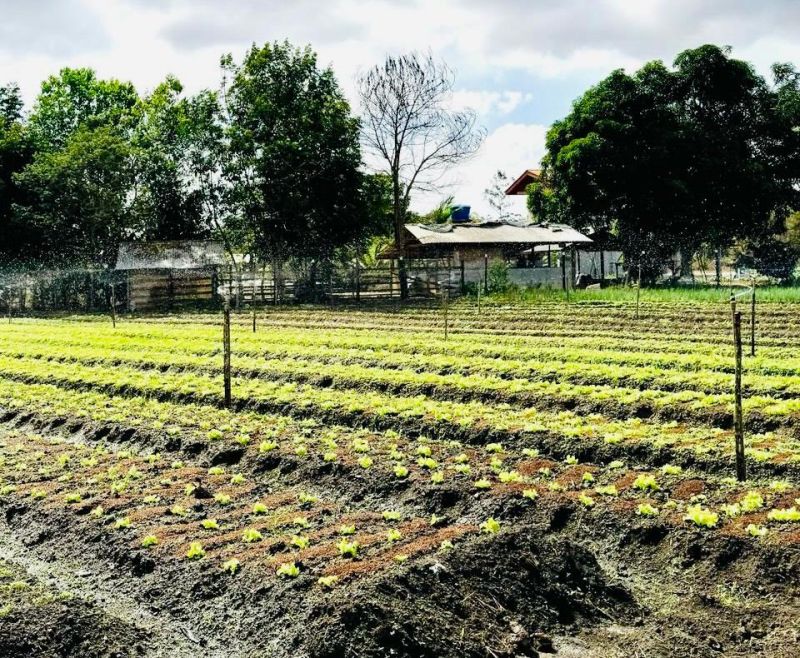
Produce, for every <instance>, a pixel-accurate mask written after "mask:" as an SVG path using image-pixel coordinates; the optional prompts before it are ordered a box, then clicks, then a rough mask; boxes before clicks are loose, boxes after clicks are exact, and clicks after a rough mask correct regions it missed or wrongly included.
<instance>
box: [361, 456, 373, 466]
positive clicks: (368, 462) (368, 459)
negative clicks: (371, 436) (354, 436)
mask: <svg viewBox="0 0 800 658" xmlns="http://www.w3.org/2000/svg"><path fill="white" fill-rule="evenodd" d="M373 463H374V462H373V461H372V457H368V456H366V455H364V456H363V457H361V458H359V460H358V465H359V466H360V467H361V468H364V469H367V468H372V464H373Z"/></svg>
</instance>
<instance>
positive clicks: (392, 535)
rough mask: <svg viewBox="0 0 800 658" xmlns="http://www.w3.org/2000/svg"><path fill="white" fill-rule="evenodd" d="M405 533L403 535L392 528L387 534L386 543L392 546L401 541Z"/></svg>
mask: <svg viewBox="0 0 800 658" xmlns="http://www.w3.org/2000/svg"><path fill="white" fill-rule="evenodd" d="M402 537H403V533H401V532H400V531H399V530H398V529H397V528H391V529H390V530H389V532H387V533H386V541H388V542H389V543H390V544H391V543H392V542H395V541H399V540H400V539H402Z"/></svg>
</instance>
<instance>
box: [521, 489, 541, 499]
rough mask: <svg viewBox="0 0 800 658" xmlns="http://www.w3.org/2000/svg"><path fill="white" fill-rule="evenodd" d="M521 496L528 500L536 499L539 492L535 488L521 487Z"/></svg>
mask: <svg viewBox="0 0 800 658" xmlns="http://www.w3.org/2000/svg"><path fill="white" fill-rule="evenodd" d="M522 497H523V498H527V499H528V500H536V499H537V498H538V497H539V492H538V491H536V489H523V490H522Z"/></svg>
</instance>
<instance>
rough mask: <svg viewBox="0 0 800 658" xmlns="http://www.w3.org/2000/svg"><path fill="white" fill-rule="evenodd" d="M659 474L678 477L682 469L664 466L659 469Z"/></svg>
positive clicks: (672, 465)
mask: <svg viewBox="0 0 800 658" xmlns="http://www.w3.org/2000/svg"><path fill="white" fill-rule="evenodd" d="M661 472H662V473H663V474H664V475H680V474H681V473H682V472H683V469H682V468H681V467H680V466H675V465H674V464H664V465H663V466H662V467H661Z"/></svg>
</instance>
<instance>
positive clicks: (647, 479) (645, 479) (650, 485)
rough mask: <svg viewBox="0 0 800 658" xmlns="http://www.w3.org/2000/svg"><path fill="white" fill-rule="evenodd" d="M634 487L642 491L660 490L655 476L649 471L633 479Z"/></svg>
mask: <svg viewBox="0 0 800 658" xmlns="http://www.w3.org/2000/svg"><path fill="white" fill-rule="evenodd" d="M633 488H634V489H639V490H640V491H658V490H659V488H660V487H659V486H658V483H657V482H656V478H655V476H653V475H650V474H649V473H641V474H639V475H638V476H637V477H636V479H635V480H634V481H633Z"/></svg>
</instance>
